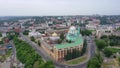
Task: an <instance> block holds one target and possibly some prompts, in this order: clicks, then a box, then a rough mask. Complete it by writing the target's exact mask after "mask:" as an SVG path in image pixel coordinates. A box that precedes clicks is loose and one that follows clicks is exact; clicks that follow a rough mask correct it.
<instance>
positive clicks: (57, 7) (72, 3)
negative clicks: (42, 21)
mask: <svg viewBox="0 0 120 68" xmlns="http://www.w3.org/2000/svg"><path fill="white" fill-rule="evenodd" d="M92 14H101V15H118V14H119V15H120V0H0V16H18V15H19V16H33V15H34V16H41V15H92Z"/></svg>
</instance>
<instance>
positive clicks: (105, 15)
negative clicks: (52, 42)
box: [0, 14, 120, 17]
mask: <svg viewBox="0 0 120 68" xmlns="http://www.w3.org/2000/svg"><path fill="white" fill-rule="evenodd" d="M95 15H96V16H120V14H118V15H117V14H116V15H107V14H106V15H100V14H91V15H14V16H13V15H11V16H10V15H4V16H0V17H34V16H35V17H37V16H95Z"/></svg>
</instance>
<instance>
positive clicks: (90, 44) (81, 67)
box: [20, 33, 96, 68]
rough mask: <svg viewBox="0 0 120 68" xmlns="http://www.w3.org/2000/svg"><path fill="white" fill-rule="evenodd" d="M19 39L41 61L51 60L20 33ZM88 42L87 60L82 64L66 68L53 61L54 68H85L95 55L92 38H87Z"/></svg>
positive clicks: (66, 66) (66, 67)
mask: <svg viewBox="0 0 120 68" xmlns="http://www.w3.org/2000/svg"><path fill="white" fill-rule="evenodd" d="M20 36H21V38H22V39H23V40H24V41H26V42H27V43H29V44H30V45H31V46H32V47H33V48H34V49H35V50H36V52H37V53H38V54H39V55H40V56H41V57H42V59H43V60H44V61H47V60H51V59H52V57H51V56H49V55H48V54H47V53H46V52H45V51H44V50H43V49H42V48H41V47H39V46H38V45H37V44H36V43H34V42H32V41H31V40H30V39H29V38H28V37H26V36H24V35H23V34H22V33H20ZM89 39H90V40H87V43H88V46H87V53H88V59H87V60H86V61H85V62H83V63H82V64H78V65H75V66H68V65H64V64H61V63H59V62H56V61H54V60H53V59H52V60H53V62H54V64H55V67H56V68H86V66H87V62H88V60H89V59H90V58H92V57H93V56H94V55H95V48H96V47H95V43H94V38H93V37H89Z"/></svg>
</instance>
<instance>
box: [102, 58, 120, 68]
mask: <svg viewBox="0 0 120 68" xmlns="http://www.w3.org/2000/svg"><path fill="white" fill-rule="evenodd" d="M102 66H103V67H102V68H109V67H111V66H114V67H115V68H118V66H119V65H118V61H116V59H111V60H110V61H109V62H104V63H103V65H102Z"/></svg>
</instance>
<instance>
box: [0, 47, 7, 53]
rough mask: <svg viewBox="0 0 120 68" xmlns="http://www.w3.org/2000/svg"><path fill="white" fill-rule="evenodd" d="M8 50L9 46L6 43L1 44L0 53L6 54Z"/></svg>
mask: <svg viewBox="0 0 120 68" xmlns="http://www.w3.org/2000/svg"><path fill="white" fill-rule="evenodd" d="M6 52H7V47H6V46H5V45H0V55H5V54H6Z"/></svg>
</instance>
